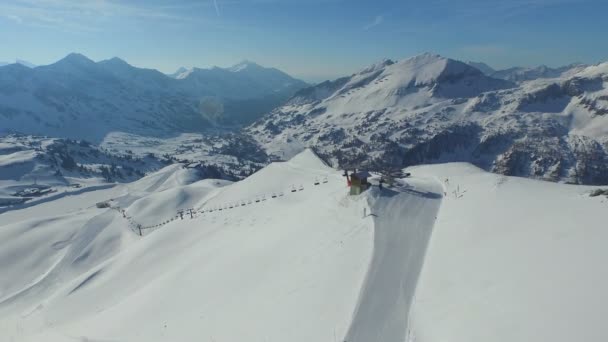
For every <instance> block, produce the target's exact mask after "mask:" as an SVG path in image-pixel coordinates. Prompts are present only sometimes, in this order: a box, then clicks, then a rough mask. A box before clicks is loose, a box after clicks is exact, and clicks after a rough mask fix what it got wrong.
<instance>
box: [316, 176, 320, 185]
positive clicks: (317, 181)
mask: <svg viewBox="0 0 608 342" xmlns="http://www.w3.org/2000/svg"><path fill="white" fill-rule="evenodd" d="M319 184H321V183H320V182H319V178H317V177H315V185H319Z"/></svg>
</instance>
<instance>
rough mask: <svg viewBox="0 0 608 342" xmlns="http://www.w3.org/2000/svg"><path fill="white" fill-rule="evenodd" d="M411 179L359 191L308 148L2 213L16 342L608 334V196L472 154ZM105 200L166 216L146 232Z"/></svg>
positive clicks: (7, 300) (3, 319)
mask: <svg viewBox="0 0 608 342" xmlns="http://www.w3.org/2000/svg"><path fill="white" fill-rule="evenodd" d="M408 172H411V173H412V177H410V178H407V179H402V180H398V181H397V183H396V185H394V186H393V187H391V188H390V189H384V190H382V191H380V190H379V189H377V188H373V189H371V190H370V191H367V192H366V193H365V194H364V195H362V196H348V195H347V188H346V186H345V184H344V183H345V181H344V179H343V177H342V176H341V172H339V171H336V170H333V169H331V168H329V167H328V166H326V165H325V164H324V163H323V162H321V161H320V160H319V159H318V158H317V157H316V156H315V154H314V153H312V152H311V151H309V150H305V151H304V152H302V153H300V154H298V155H297V156H295V157H294V158H293V159H291V160H290V161H288V162H281V163H273V164H270V165H269V166H268V167H266V168H264V169H262V170H260V171H258V172H257V173H255V174H253V175H252V176H250V177H248V178H246V179H245V180H243V181H240V182H236V183H229V182H225V181H218V180H203V181H195V179H196V178H195V177H194V176H193V174H192V171H191V170H188V169H183V168H180V167H179V166H177V165H173V166H168V167H166V168H164V169H162V170H160V171H158V172H156V173H154V174H151V175H148V176H146V177H144V178H142V179H140V180H138V181H136V182H133V183H130V184H124V185H118V186H115V187H113V188H111V189H105V190H99V191H93V192H90V193H85V194H81V195H78V196H70V197H66V198H61V199H58V200H55V201H52V202H47V203H43V204H40V205H36V206H33V207H30V208H25V209H21V210H13V211H10V212H7V213H4V214H0V271H1V272H0V332H1V334H2V337H3V340H8V341H51V342H53V341H74V340H80V341H218V342H219V341H228V342H231V341H244V340H248V341H285V340H289V341H343V340H345V339H346V340H348V341H384V342H392V341H399V342H403V341H408V342H414V341H421V342H424V341H480V342H481V341H552V342H555V341H557V342H561V341H564V342H565V341H573V340H584V341H604V340H606V339H607V338H608V332H607V331H606V329H605V327H604V324H603V319H602V317H605V316H606V314H608V310H607V309H606V308H607V307H608V305H607V304H608V297H606V295H605V294H604V292H605V291H604V289H605V288H606V286H607V285H608V277H606V275H605V274H604V273H605V272H602V271H601V270H603V268H604V263H605V260H606V257H607V256H608V255H607V254H608V252H606V249H605V248H604V245H605V243H604V241H606V238H608V236H607V235H608V233H607V232H606V231H605V229H603V228H604V227H605V224H602V223H605V222H606V219H607V218H608V211H607V210H606V208H607V206H608V201H607V199H606V198H605V197H603V196H598V197H589V196H588V194H589V192H590V190H592V189H593V188H592V187H584V186H572V185H563V184H555V183H547V182H541V181H534V180H527V179H521V178H513V177H504V176H499V175H494V174H490V173H486V172H484V171H482V170H480V169H478V168H476V167H473V166H471V165H470V164H460V163H452V164H440V165H432V166H420V167H414V168H410V169H409V170H408ZM325 179H326V180H327V182H324V180H325ZM316 182H318V183H319V184H318V185H314V183H316ZM292 189H293V190H295V192H292ZM299 189H302V190H299ZM273 194H274V195H276V196H277V197H276V198H273V197H272V195H273ZM281 194H282V195H283V196H280V195H281ZM110 199H111V200H110ZM256 200H259V202H256ZM99 201H109V203H111V204H112V206H113V207H115V208H119V210H120V209H124V210H125V213H126V216H127V218H128V219H129V220H132V221H134V222H138V223H141V224H142V225H153V224H154V223H156V221H169V223H167V224H165V225H163V226H162V227H161V228H158V229H155V230H149V231H146V232H145V234H144V236H143V237H140V236H138V235H136V234H135V233H134V232H133V230H132V228H133V227H132V225H131V226H130V225H129V224H128V221H127V218H123V217H122V214H121V213H120V212H119V210H113V209H97V208H95V207H94V204H95V203H96V202H99ZM243 204H244V205H243ZM229 206H232V207H233V208H232V209H227V208H229ZM187 208H195V209H198V212H197V213H196V216H195V218H194V219H190V218H189V217H186V218H185V219H184V220H180V219H175V214H176V210H178V209H187ZM220 208H221V209H222V210H221V211H220V210H219V209H220Z"/></svg>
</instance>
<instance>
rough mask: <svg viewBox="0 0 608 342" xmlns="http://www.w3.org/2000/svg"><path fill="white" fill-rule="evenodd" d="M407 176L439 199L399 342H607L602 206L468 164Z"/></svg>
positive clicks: (580, 192)
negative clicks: (429, 186) (428, 181)
mask: <svg viewBox="0 0 608 342" xmlns="http://www.w3.org/2000/svg"><path fill="white" fill-rule="evenodd" d="M410 171H411V172H412V174H413V176H420V175H425V176H432V177H436V179H439V180H441V181H442V182H443V183H444V189H445V192H446V193H447V196H446V197H445V198H444V200H443V201H442V205H441V209H440V212H439V216H438V218H437V222H436V223H435V226H434V229H433V234H432V238H431V240H430V243H429V247H428V250H427V254H426V258H425V261H424V267H423V270H422V273H421V275H420V280H419V282H418V287H417V291H416V295H415V300H414V304H413V306H412V308H411V311H410V326H409V339H408V341H411V342H414V341H416V342H426V341H452V342H459V341H467V342H471V341H479V342H481V341H495V342H503V341H504V342H507V341H508V342H512V341H530V342H532V341H551V342H561V341H564V342H566V341H606V340H608V329H606V326H605V323H604V322H603V317H606V316H607V315H608V296H607V295H606V291H605V289H606V287H607V286H608V274H607V273H606V272H605V271H604V269H605V263H606V260H608V252H607V250H606V248H605V245H606V241H607V239H608V231H607V230H606V222H607V220H608V200H607V199H606V198H600V197H589V195H588V193H589V191H590V190H591V189H592V188H591V187H584V186H574V185H564V184H554V183H548V182H542V181H534V180H529V179H523V178H515V177H505V176H500V175H495V174H491V173H487V172H484V171H482V170H480V169H477V168H475V167H473V166H471V165H470V164H445V165H437V166H421V167H414V168H411V169H410ZM446 179H447V182H446ZM456 196H458V197H456Z"/></svg>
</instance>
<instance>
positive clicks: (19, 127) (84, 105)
mask: <svg viewBox="0 0 608 342" xmlns="http://www.w3.org/2000/svg"><path fill="white" fill-rule="evenodd" d="M305 86H307V84H306V83H305V82H303V81H300V80H297V79H294V78H292V77H291V76H289V75H287V74H285V73H283V72H281V71H279V70H277V69H273V68H264V67H261V66H259V65H257V64H255V63H252V62H246V63H241V64H239V65H237V66H235V67H233V68H228V69H223V68H213V69H193V70H192V72H190V73H189V74H188V75H187V76H183V77H179V78H174V77H170V76H167V75H165V74H163V73H161V72H159V71H157V70H152V69H142V68H137V67H134V66H131V65H129V64H128V63H127V62H125V61H123V60H121V59H119V58H112V59H110V60H104V61H101V62H97V63H96V62H93V61H92V60H90V59H88V58H87V57H85V56H83V55H80V54H70V55H68V56H67V57H65V58H63V59H62V60H60V61H58V62H56V63H54V64H51V65H46V66H39V67H35V68H29V67H26V66H24V65H23V64H22V63H14V64H9V65H5V66H3V67H0V127H1V128H0V130H4V131H6V130H14V131H18V132H22V133H29V134H38V135H51V136H59V137H69V138H82V137H85V138H88V139H91V140H100V139H102V138H103V137H104V136H105V135H106V134H107V133H108V132H112V131H123V132H132V133H138V134H145V135H164V134H171V132H193V131H203V130H205V129H213V128H222V127H239V126H242V125H243V124H248V123H250V122H253V121H254V120H256V119H257V118H259V117H260V116H261V115H263V114H264V113H266V112H268V111H270V110H272V109H273V108H275V107H276V106H278V105H280V104H281V103H282V102H284V101H285V100H287V99H288V98H289V97H291V96H292V95H293V94H294V93H295V92H296V91H297V90H299V89H301V88H303V87H305Z"/></svg>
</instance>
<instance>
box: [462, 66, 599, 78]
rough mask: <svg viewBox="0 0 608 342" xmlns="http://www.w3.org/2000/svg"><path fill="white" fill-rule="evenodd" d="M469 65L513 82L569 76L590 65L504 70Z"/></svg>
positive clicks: (488, 74)
mask: <svg viewBox="0 0 608 342" xmlns="http://www.w3.org/2000/svg"><path fill="white" fill-rule="evenodd" d="M467 64H468V65H470V66H472V67H474V68H476V69H478V70H480V71H481V72H483V73H484V74H486V75H487V76H491V77H494V78H500V79H503V80H508V81H512V82H525V81H532V80H537V79H539V78H556V77H561V76H568V75H573V74H575V73H577V72H578V71H581V70H583V69H585V68H586V67H588V65H585V64H581V63H574V64H570V65H565V66H562V67H558V68H550V67H548V66H546V65H540V66H537V67H530V68H525V67H513V68H508V69H503V70H494V69H493V68H492V67H490V66H489V65H487V64H485V63H482V62H467Z"/></svg>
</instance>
